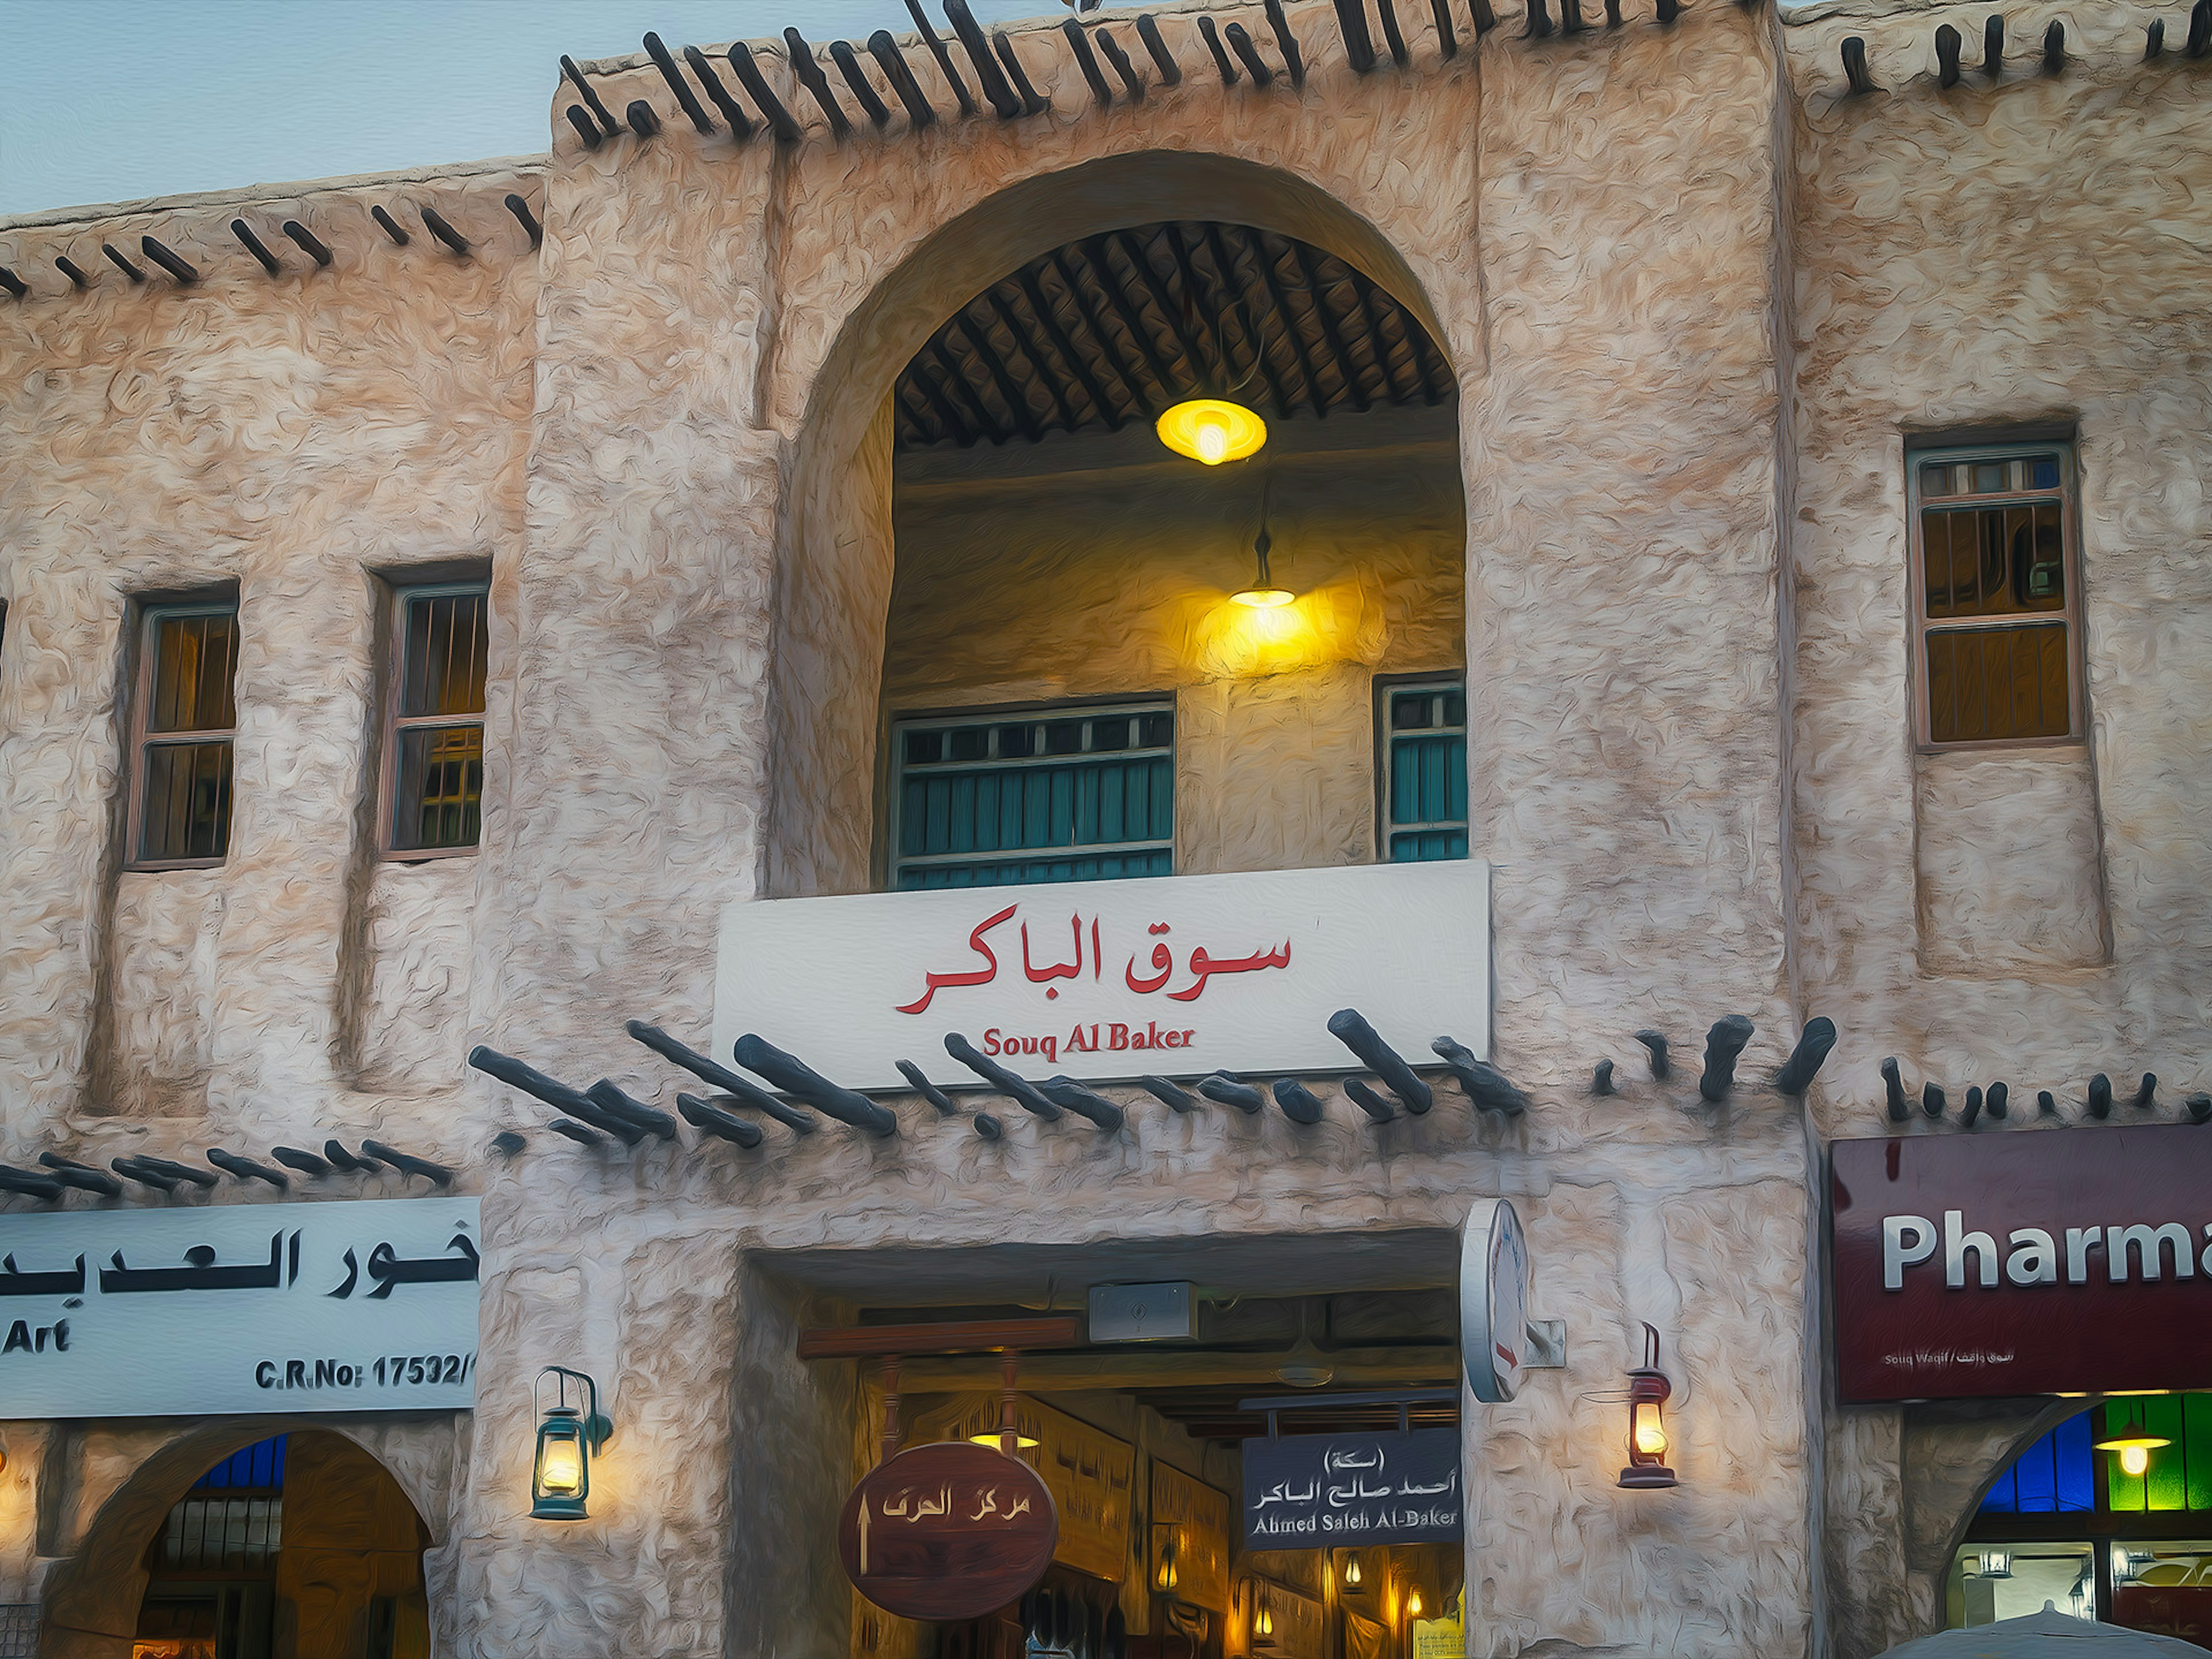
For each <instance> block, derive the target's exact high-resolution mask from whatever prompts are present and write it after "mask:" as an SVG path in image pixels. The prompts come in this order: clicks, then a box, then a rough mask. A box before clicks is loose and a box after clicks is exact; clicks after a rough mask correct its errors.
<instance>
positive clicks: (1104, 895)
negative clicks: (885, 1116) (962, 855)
mask: <svg viewBox="0 0 2212 1659" xmlns="http://www.w3.org/2000/svg"><path fill="white" fill-rule="evenodd" d="M1489 902H1490V866H1488V865H1487V864H1484V863H1481V862H1480V861H1476V860H1454V861H1452V862H1449V863H1444V862H1439V863H1435V864H1378V865H1364V866H1357V867H1354V868H1351V869H1340V870H1273V871H1261V872H1252V873H1250V874H1244V875H1230V876H1158V877H1150V878H1143V879H1139V880H1134V881H1086V882H1062V883H1055V884H1051V885H1046V886H1036V887H968V888H957V889H952V890H945V891H938V892H927V893H872V894H860V895H856V896H852V897H849V898H813V899H755V900H746V901H739V902H736V903H733V904H732V905H730V906H729V907H728V908H726V909H725V910H724V911H723V912H722V932H721V949H720V963H719V968H718V972H717V974H716V978H715V994H714V1058H715V1059H717V1060H720V1061H722V1062H723V1063H724V1064H727V1063H728V1062H729V1060H730V1058H731V1047H732V1044H733V1043H734V1042H736V1041H737V1039H738V1037H740V1036H744V1034H745V1033H747V1032H749V1031H750V1032H757V1033H758V1034H759V1035H760V1036H763V1037H765V1038H767V1039H768V1041H769V1042H772V1043H774V1044H775V1045H776V1046H777V1047H778V1048H784V1049H787V1050H789V1051H790V1052H791V1053H793V1054H796V1055H798V1056H799V1059H801V1060H805V1061H806V1063H807V1064H809V1065H810V1066H813V1067H814V1068H815V1070H817V1071H818V1072H820V1073H823V1075H824V1076H826V1077H829V1079H832V1080H833V1081H835V1082H837V1083H842V1084H843V1085H845V1086H846V1087H848V1088H852V1089H905V1088H908V1087H909V1086H910V1085H908V1083H907V1082H906V1080H905V1079H903V1078H902V1076H901V1075H900V1073H899V1071H898V1068H897V1066H896V1064H895V1063H894V1062H896V1061H897V1060H912V1061H914V1062H915V1064H916V1065H918V1066H921V1068H922V1069H923V1070H924V1071H925V1072H927V1073H929V1074H930V1075H931V1076H932V1077H933V1079H938V1080H939V1081H941V1082H957V1083H965V1082H967V1081H968V1080H969V1079H967V1078H966V1076H965V1075H964V1074H963V1073H961V1071H960V1067H959V1066H958V1064H957V1062H956V1061H954V1060H951V1059H950V1058H949V1057H948V1056H947V1055H946V1054H945V1035H946V1033H948V1032H954V1031H957V1032H958V1033H960V1034H961V1035H962V1036H965V1037H966V1038H967V1039H968V1040H969V1042H972V1043H974V1044H975V1046H976V1047H977V1048H980V1049H981V1050H982V1051H983V1052H984V1053H985V1054H988V1055H990V1056H992V1057H994V1059H997V1060H1000V1063H1001V1064H1003V1065H1005V1066H1008V1067H1009V1068H1010V1069H1012V1070H1013V1071H1016V1072H1019V1073H1022V1074H1023V1075H1024V1076H1027V1077H1032V1078H1041V1077H1048V1076H1051V1075H1054V1073H1064V1074H1066V1076H1069V1077H1073V1078H1079V1079H1084V1080H1085V1081H1089V1082H1101V1081H1114V1080H1120V1079H1130V1078H1136V1077H1141V1076H1143V1075H1145V1074H1146V1073H1158V1074H1160V1075H1162V1076H1166V1077H1183V1078H1192V1077H1204V1076H1205V1075H1206V1074H1207V1073H1211V1072H1217V1071H1229V1072H1240V1073H1241V1072H1252V1073H1261V1074H1275V1073H1291V1072H1305V1073H1314V1072H1346V1071H1353V1070H1357V1069H1358V1068H1359V1062H1358V1060H1355V1059H1354V1058H1353V1056H1352V1053H1351V1051H1350V1050H1349V1049H1347V1048H1345V1046H1344V1045H1343V1044H1342V1043H1340V1042H1338V1041H1337V1040H1336V1038H1334V1036H1330V1035H1329V1033H1328V1024H1327V1023H1328V1017H1329V1016H1330V1015H1331V1014H1332V1013H1334V1012H1336V1010H1338V1009H1340V1008H1357V1009H1358V1010H1359V1012H1361V1013H1363V1014H1364V1015H1365V1016H1366V1017H1367V1018H1368V1019H1369V1021H1370V1023H1371V1024H1373V1025H1374V1027H1375V1029H1376V1030H1377V1031H1378V1032H1379V1033H1380V1034H1381V1035H1382V1037H1383V1041H1384V1042H1388V1043H1389V1044H1390V1046H1391V1047H1392V1048H1395V1049H1396V1050H1397V1051H1398V1052H1399V1053H1400V1054H1403V1055H1404V1056H1406V1058H1407V1060H1408V1061H1409V1062H1410V1063H1412V1064H1414V1065H1417V1066H1418V1065H1423V1064H1433V1063H1434V1060H1433V1057H1432V1056H1431V1054H1430V1051H1429V1043H1430V1041H1431V1038H1434V1037H1437V1036H1454V1037H1456V1038H1458V1039H1459V1040H1460V1041H1461V1042H1464V1043H1465V1044H1466V1045H1467V1046H1468V1048H1471V1049H1472V1050H1474V1053H1475V1054H1478V1055H1480V1056H1482V1057H1485V1058H1487V1057H1488V1054H1489V1039H1490V914H1489Z"/></svg>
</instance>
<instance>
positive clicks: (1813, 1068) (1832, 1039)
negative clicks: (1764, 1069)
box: [1774, 1014, 1836, 1095]
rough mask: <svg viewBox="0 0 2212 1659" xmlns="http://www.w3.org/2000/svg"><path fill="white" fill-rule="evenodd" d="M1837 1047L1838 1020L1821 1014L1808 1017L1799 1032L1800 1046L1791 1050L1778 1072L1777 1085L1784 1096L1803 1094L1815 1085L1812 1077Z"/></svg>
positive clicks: (1818, 1071)
mask: <svg viewBox="0 0 2212 1659" xmlns="http://www.w3.org/2000/svg"><path fill="white" fill-rule="evenodd" d="M1835 1046H1836V1022H1835V1021H1833V1020H1832V1019H1829V1018H1826V1016H1825V1015H1819V1014H1816V1015H1814V1017H1813V1018H1811V1019H1808V1020H1807V1021H1806V1022H1805V1029H1804V1030H1802V1031H1800V1032H1799V1033H1798V1034H1797V1046H1796V1048H1792V1049H1791V1050H1790V1059H1789V1060H1788V1062H1787V1063H1786V1064H1784V1066H1783V1067H1782V1069H1781V1070H1780V1071H1779V1072H1778V1073H1775V1077H1774V1086H1775V1088H1776V1089H1778V1091H1781V1092H1782V1093H1784V1094H1785V1095H1802V1094H1803V1093H1804V1092H1805V1091H1806V1090H1808V1089H1809V1088H1811V1087H1812V1086H1813V1079H1814V1078H1815V1077H1817V1076H1819V1075H1820V1066H1821V1064H1822V1063H1823V1062H1824V1061H1825V1060H1826V1059H1827V1058H1828V1052H1829V1050H1830V1049H1832V1048H1834V1047H1835Z"/></svg>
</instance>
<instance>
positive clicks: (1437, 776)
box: [1383, 680, 1467, 864]
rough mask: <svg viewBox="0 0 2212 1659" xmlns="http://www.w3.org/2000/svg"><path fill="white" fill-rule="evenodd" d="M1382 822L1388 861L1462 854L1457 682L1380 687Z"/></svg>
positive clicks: (1462, 734)
mask: <svg viewBox="0 0 2212 1659" xmlns="http://www.w3.org/2000/svg"><path fill="white" fill-rule="evenodd" d="M1466 856H1467V687H1466V684H1464V682H1462V681H1460V680H1431V681H1424V682H1421V683H1419V684H1399V685H1389V686H1386V687H1384V688H1383V857H1384V860H1385V861H1386V862H1388V863H1391V864H1419V863H1425V862H1428V861H1430V860H1435V859H1463V858H1465V857H1466Z"/></svg>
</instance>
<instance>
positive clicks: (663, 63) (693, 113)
mask: <svg viewBox="0 0 2212 1659" xmlns="http://www.w3.org/2000/svg"><path fill="white" fill-rule="evenodd" d="M645 50H646V52H647V56H649V57H650V58H652V59H653V68H655V69H657V70H659V71H660V78H661V79H662V80H664V81H665V82H668V90H669V91H670V92H671V93H673V94H675V95H676V106H677V107H678V109H680V110H682V111H683V112H684V116H685V117H686V118H688V119H689V120H690V123H691V128H692V131H695V132H696V133H697V134H698V135H699V136H700V137H702V138H711V137H714V118H713V117H712V116H710V115H708V113H707V106H705V105H704V104H702V103H701V102H700V101H699V94H696V93H695V92H693V91H692V90H691V83H690V82H689V81H687V80H685V79H684V71H683V70H680V69H678V68H677V66H676V60H675V58H671V57H670V56H669V53H668V48H667V47H666V46H663V45H662V44H661V40H660V37H659V35H657V34H655V33H653V31H652V30H651V29H647V31H646V32H645Z"/></svg>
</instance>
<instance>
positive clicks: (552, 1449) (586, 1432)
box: [530, 1365, 614, 1521]
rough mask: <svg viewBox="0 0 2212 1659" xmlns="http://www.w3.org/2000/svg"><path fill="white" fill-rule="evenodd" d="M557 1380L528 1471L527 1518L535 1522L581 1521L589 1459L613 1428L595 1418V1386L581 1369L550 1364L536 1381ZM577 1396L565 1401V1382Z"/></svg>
mask: <svg viewBox="0 0 2212 1659" xmlns="http://www.w3.org/2000/svg"><path fill="white" fill-rule="evenodd" d="M549 1376H550V1377H553V1378H555V1379H556V1380H555V1384H554V1389H555V1397H554V1403H553V1404H552V1406H551V1407H548V1408H546V1410H545V1411H544V1415H543V1416H542V1417H541V1418H540V1419H539V1421H538V1455H537V1456H536V1458H535V1459H533V1460H532V1466H531V1471H530V1518H531V1519H532V1520H533V1521H581V1520H583V1519H585V1518H586V1510H585V1507H584V1505H585V1500H586V1499H587V1498H589V1497H590V1496H591V1494H592V1458H594V1457H596V1456H597V1455H599V1450H600V1449H601V1448H602V1447H604V1446H605V1444H606V1443H607V1442H608V1440H609V1439H610V1438H611V1437H612V1436H613V1434H614V1425H613V1424H611V1423H610V1422H608V1421H607V1419H605V1418H604V1417H602V1416H601V1415H600V1414H599V1384H598V1383H594V1382H592V1379H591V1378H590V1377H588V1376H585V1375H584V1374H583V1373H582V1372H581V1371H572V1370H569V1369H568V1367H567V1366H565V1365H548V1366H547V1367H546V1368H545V1369H544V1370H542V1371H540V1372H538V1382H539V1383H544V1380H545V1379H546V1378H547V1377H549ZM572 1382H573V1383H575V1384H576V1385H577V1387H578V1390H579V1393H580V1396H581V1399H580V1403H579V1404H578V1405H574V1406H572V1405H570V1404H569V1403H568V1384H569V1383H572Z"/></svg>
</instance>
